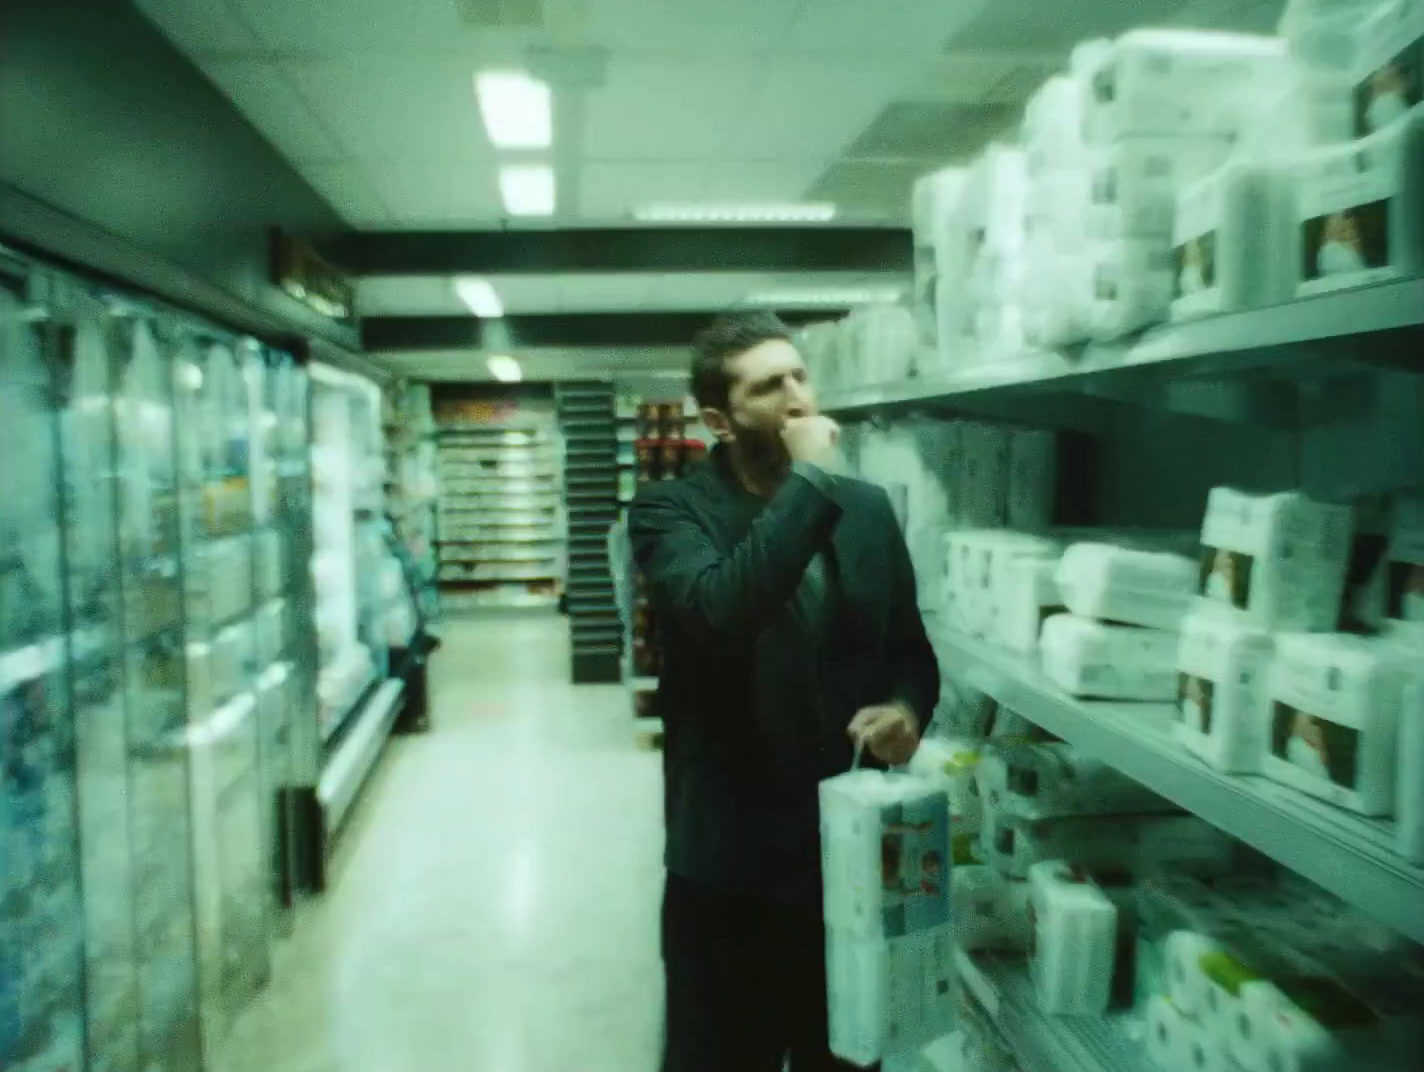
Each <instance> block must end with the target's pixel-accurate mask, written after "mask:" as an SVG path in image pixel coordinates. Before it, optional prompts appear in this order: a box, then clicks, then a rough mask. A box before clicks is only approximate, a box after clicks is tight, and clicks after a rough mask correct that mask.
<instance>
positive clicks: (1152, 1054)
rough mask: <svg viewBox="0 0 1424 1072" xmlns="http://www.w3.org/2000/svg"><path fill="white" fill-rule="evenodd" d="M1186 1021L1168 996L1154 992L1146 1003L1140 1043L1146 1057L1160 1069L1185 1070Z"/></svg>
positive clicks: (1164, 1071) (1181, 1071) (1187, 1022)
mask: <svg viewBox="0 0 1424 1072" xmlns="http://www.w3.org/2000/svg"><path fill="white" fill-rule="evenodd" d="M1189 1024H1190V1021H1189V1020H1188V1018H1187V1016H1186V1014H1185V1013H1183V1012H1182V1010H1181V1009H1179V1008H1178V1007H1177V1006H1176V1005H1175V1004H1173V1003H1172V1001H1171V1000H1170V999H1169V998H1166V997H1163V996H1162V995H1161V994H1155V995H1153V996H1152V998H1151V999H1150V1000H1149V1001H1148V1002H1147V1018H1146V1027H1145V1039H1144V1046H1145V1047H1146V1050H1147V1059H1148V1060H1149V1061H1151V1062H1152V1063H1153V1064H1154V1065H1156V1066H1157V1067H1158V1068H1160V1069H1162V1070H1163V1072H1185V1070H1186V1068H1187V1064H1186V1049H1185V1042H1184V1039H1186V1037H1187V1032H1188V1030H1189V1026H1188V1025H1189Z"/></svg>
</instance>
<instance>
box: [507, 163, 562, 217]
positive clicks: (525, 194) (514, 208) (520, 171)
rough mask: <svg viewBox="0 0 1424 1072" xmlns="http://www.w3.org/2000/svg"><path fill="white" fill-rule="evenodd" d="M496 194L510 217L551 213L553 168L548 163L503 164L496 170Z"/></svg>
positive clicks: (552, 208)
mask: <svg viewBox="0 0 1424 1072" xmlns="http://www.w3.org/2000/svg"><path fill="white" fill-rule="evenodd" d="M499 193H500V196H501V197H503V198H504V210H505V211H506V212H508V213H509V214H510V215H511V216H552V215H553V214H554V169H553V168H552V167H550V166H549V165H548V164H506V165H504V167H502V168H500V169H499Z"/></svg>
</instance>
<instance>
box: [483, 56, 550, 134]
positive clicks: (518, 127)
mask: <svg viewBox="0 0 1424 1072" xmlns="http://www.w3.org/2000/svg"><path fill="white" fill-rule="evenodd" d="M475 96H476V97H477V98H478V99H479V102H480V118H481V119H483V120H484V124H485V133H486V134H488V135H489V140H490V142H491V143H492V144H493V145H494V147H495V148H496V149H547V148H549V146H550V145H552V144H553V141H554V120H553V105H552V101H551V97H550V93H549V87H548V85H547V84H546V83H544V82H541V81H539V80H538V79H537V78H531V77H529V75H527V74H525V73H524V72H522V71H481V72H480V73H478V74H476V75H475Z"/></svg>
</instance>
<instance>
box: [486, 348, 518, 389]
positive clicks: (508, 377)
mask: <svg viewBox="0 0 1424 1072" xmlns="http://www.w3.org/2000/svg"><path fill="white" fill-rule="evenodd" d="M488 363H489V370H490V375H491V376H493V377H494V378H495V379H497V380H498V381H499V382H500V383H518V382H519V381H520V380H522V379H524V370H523V369H522V368H520V367H519V362H518V361H516V360H514V358H512V357H510V356H509V355H508V354H494V355H492V356H491V357H490V359H489V362H488Z"/></svg>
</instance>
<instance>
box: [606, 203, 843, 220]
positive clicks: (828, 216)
mask: <svg viewBox="0 0 1424 1072" xmlns="http://www.w3.org/2000/svg"><path fill="white" fill-rule="evenodd" d="M835 217H836V206H835V205H833V204H831V203H830V202H788V203H786V204H760V205H758V204H745V205H738V204H726V205H722V204H687V205H679V204H662V205H644V206H642V207H641V208H636V209H634V210H633V218H634V219H635V220H640V221H642V222H643V223H825V222H826V221H828V220H833V219H835Z"/></svg>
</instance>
